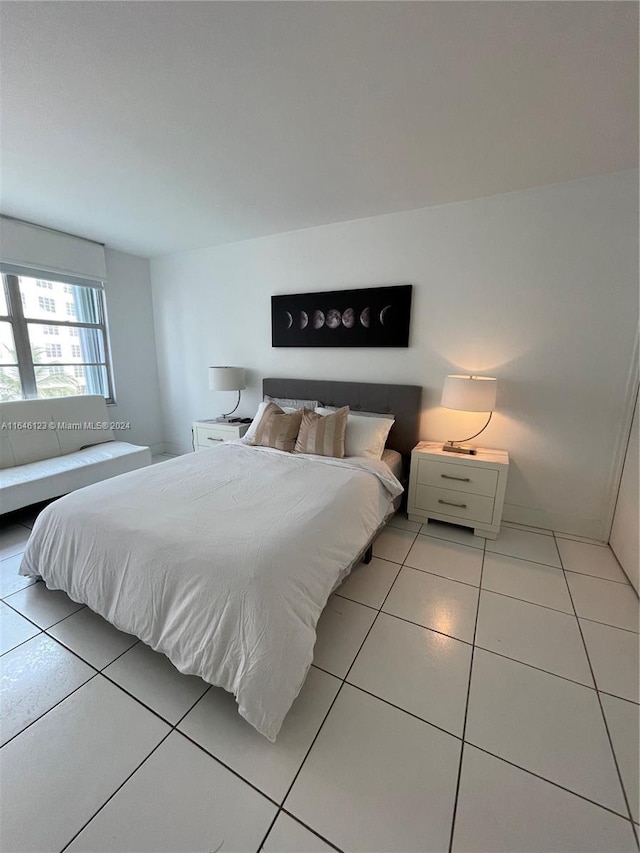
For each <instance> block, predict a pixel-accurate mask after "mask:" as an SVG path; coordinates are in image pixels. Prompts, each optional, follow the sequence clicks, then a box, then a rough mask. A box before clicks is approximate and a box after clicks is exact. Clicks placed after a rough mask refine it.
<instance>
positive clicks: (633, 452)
mask: <svg viewBox="0 0 640 853" xmlns="http://www.w3.org/2000/svg"><path fill="white" fill-rule="evenodd" d="M638 402H639V401H638V396H637V392H636V405H635V409H634V413H633V420H632V422H631V431H630V433H629V443H628V445H627V452H626V455H625V461H624V468H623V471H622V478H621V480H620V490H619V492H618V499H617V501H616V510H615V514H614V516H613V525H612V526H611V538H610V540H609V544H610V545H611V547H612V549H613V552H614V554H615V555H616V557H617V558H618V560H619V562H620V565H621V566H622V568H623V569H624V570H625V572H626V574H627V577H628V578H629V580H630V581H631V583H632V585H633V588H634V589H635V591H636V592H638V593H640V555H639V553H638V552H639V550H640V549H639V547H638V546H639V540H640V536H639V535H638V522H639V519H640V495H639V489H638V470H639V469H640V463H639V461H638V446H639V444H640V432H639V430H638V417H639V416H638Z"/></svg>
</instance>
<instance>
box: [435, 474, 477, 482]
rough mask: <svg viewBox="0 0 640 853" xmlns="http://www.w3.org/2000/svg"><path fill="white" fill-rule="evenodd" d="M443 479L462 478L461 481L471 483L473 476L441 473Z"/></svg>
mask: <svg viewBox="0 0 640 853" xmlns="http://www.w3.org/2000/svg"><path fill="white" fill-rule="evenodd" d="M440 476H441V477H442V479H443V480H460V482H461V483H470V482H471V477H452V476H451V474H440Z"/></svg>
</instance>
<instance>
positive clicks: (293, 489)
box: [20, 442, 402, 741]
mask: <svg viewBox="0 0 640 853" xmlns="http://www.w3.org/2000/svg"><path fill="white" fill-rule="evenodd" d="M401 492H402V487H401V485H400V483H399V482H398V480H397V479H396V478H395V477H394V476H393V474H392V473H391V471H390V470H389V468H388V467H387V466H386V465H385V464H384V463H382V462H376V461H373V460H368V459H363V458H359V457H358V458H351V459H344V460H338V459H329V458H324V457H317V456H306V455H293V454H289V453H281V452H279V451H274V450H269V449H267V448H259V447H252V446H248V445H246V444H244V443H242V442H229V443H224V444H220V445H217V446H216V447H214V448H211V450H207V451H203V452H199V453H193V454H189V455H188V456H182V457H178V458H176V459H173V460H171V461H169V462H164V463H162V464H160V465H153V466H150V467H148V468H144V469H141V470H137V471H132V472H131V473H128V474H123V475H121V476H119V477H115V478H113V479H111V480H106V481H104V482H102V483H97V484H95V485H92V486H88V487H86V488H84V489H80V490H78V491H77V492H73V493H72V494H69V495H67V496H66V497H63V498H61V499H59V500H57V501H55V502H54V503H53V504H50V505H49V506H48V507H47V508H46V509H45V510H44V511H43V512H42V513H41V514H40V516H39V517H38V520H37V522H36V524H35V526H34V529H33V534H32V536H31V538H30V539H29V543H28V545H27V549H26V551H25V554H24V558H23V561H22V564H21V567H20V573H21V574H23V575H31V576H35V575H40V576H41V577H42V578H43V579H44V581H45V582H46V584H47V587H49V588H50V589H63V590H65V591H66V592H67V593H68V594H69V596H70V597H71V598H72V599H74V600H75V601H79V602H83V603H85V604H87V605H88V606H89V607H90V608H91V609H92V610H94V611H95V612H96V613H99V614H101V615H102V616H104V618H105V619H107V620H108V621H109V622H111V623H112V624H113V625H115V626H116V627H118V628H120V629H121V630H123V631H127V632H129V633H131V634H135V636H137V637H139V638H140V639H141V640H142V641H143V642H145V643H147V644H148V645H149V646H151V647H152V648H153V649H156V650H157V651H160V652H163V653H164V654H165V655H167V657H168V658H169V659H170V660H171V661H172V662H173V664H174V665H175V666H176V667H177V668H178V669H179V670H180V671H181V672H184V673H188V674H194V675H199V676H200V677H201V678H203V679H204V680H205V681H207V682H209V683H210V684H215V685H218V686H220V687H223V688H224V689H225V690H228V691H230V692H232V693H233V694H234V696H235V697H236V700H237V703H238V710H239V712H240V714H241V715H242V716H243V717H244V718H245V719H246V720H247V721H248V722H249V723H251V725H252V726H254V727H255V728H256V729H257V730H258V731H259V732H260V733H261V734H263V735H264V736H265V737H267V738H268V739H269V740H271V741H273V740H275V738H276V735H277V734H278V731H279V730H280V727H281V725H282V721H283V720H284V718H285V716H286V714H287V711H288V710H289V708H290V707H291V704H292V702H293V700H294V699H295V698H296V696H297V695H298V693H299V691H300V688H301V687H302V684H303V682H304V680H305V677H306V675H307V671H308V669H309V666H310V665H311V661H312V659H313V647H314V643H315V639H316V633H315V628H316V623H317V621H318V618H319V616H320V613H321V612H322V610H323V608H324V606H325V604H326V602H327V598H328V597H329V595H330V593H331V592H332V590H333V589H334V588H335V587H336V586H337V584H338V583H339V582H340V581H341V580H342V579H343V578H344V577H345V576H346V574H347V573H348V572H349V570H350V569H351V567H352V565H353V563H354V562H355V560H356V558H357V557H358V556H359V555H360V554H361V552H362V551H363V549H364V548H365V547H366V545H367V544H368V542H369V541H370V540H371V538H372V536H373V534H374V533H375V531H376V530H377V529H378V528H379V527H380V525H381V524H382V523H383V521H384V519H385V517H386V515H387V514H388V512H389V509H390V503H391V501H392V500H393V498H394V497H396V496H397V495H399V494H400V493H401Z"/></svg>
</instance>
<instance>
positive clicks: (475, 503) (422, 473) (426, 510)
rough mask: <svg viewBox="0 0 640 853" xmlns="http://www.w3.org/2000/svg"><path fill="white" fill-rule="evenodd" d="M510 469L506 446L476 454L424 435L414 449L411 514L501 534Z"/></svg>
mask: <svg viewBox="0 0 640 853" xmlns="http://www.w3.org/2000/svg"><path fill="white" fill-rule="evenodd" d="M508 473H509V454H508V453H507V451H506V450H487V449H484V448H478V452H477V454H476V455H475V456H467V455H465V456H462V455H461V456H457V455H456V454H455V453H448V452H446V451H444V450H442V442H437V441H421V442H420V443H419V444H418V445H416V447H415V448H414V449H413V451H412V453H411V474H410V477H409V498H408V505H407V514H408V516H409V518H410V519H411V521H420V522H422V523H423V524H426V523H427V522H428V521H429V519H435V520H436V521H449V522H452V523H453V524H463V525H465V526H466V527H473V532H474V533H475V535H476V536H485V537H486V538H487V539H495V538H496V537H497V535H498V533H499V531H500V522H501V520H502V507H503V506H504V493H505V490H506V488H507V475H508Z"/></svg>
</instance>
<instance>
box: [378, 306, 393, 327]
mask: <svg viewBox="0 0 640 853" xmlns="http://www.w3.org/2000/svg"><path fill="white" fill-rule="evenodd" d="M389 311H391V305H385V306H384V308H383V309H382V311H381V312H380V322H381V323H382V325H383V326H384V321H385V320H386V319H387V314H388V313H389Z"/></svg>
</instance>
